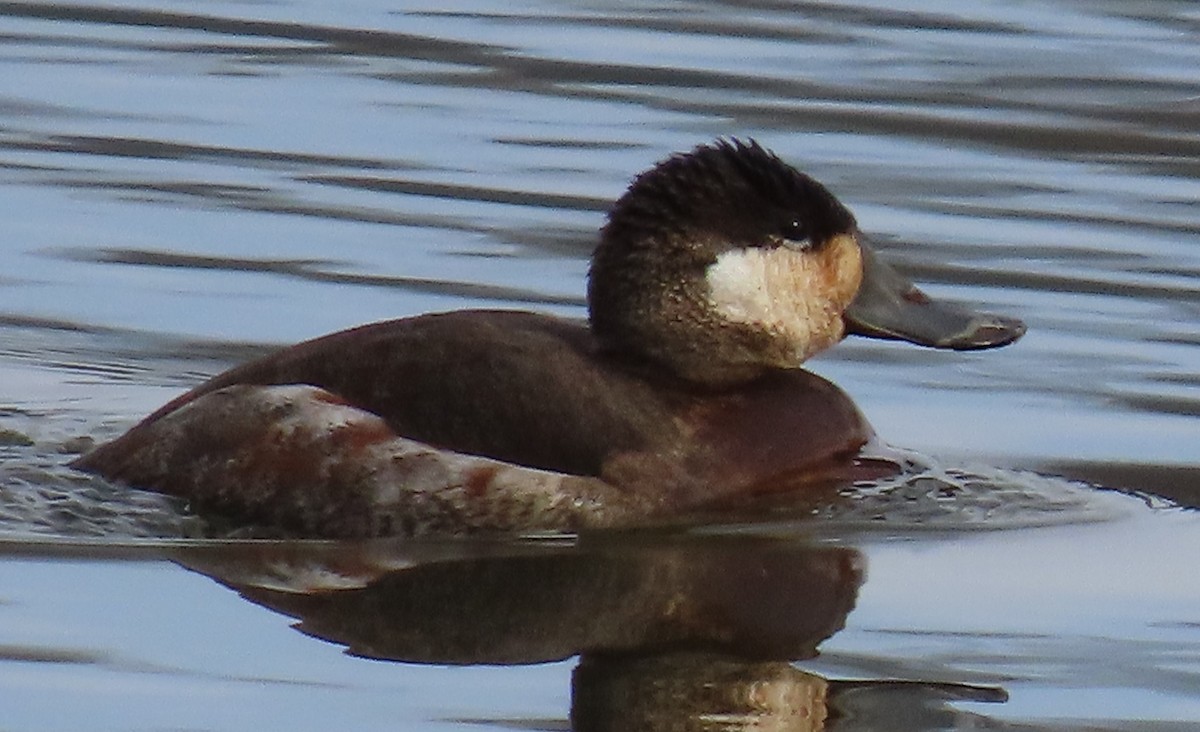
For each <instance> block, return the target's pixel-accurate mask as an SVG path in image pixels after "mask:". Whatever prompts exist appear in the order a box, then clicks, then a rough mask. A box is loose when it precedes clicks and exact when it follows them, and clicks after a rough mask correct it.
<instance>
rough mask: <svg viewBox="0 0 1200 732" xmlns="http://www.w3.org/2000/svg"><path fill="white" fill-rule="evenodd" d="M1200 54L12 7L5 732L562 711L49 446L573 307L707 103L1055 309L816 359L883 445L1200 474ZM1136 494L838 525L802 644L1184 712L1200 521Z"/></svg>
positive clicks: (977, 28)
mask: <svg viewBox="0 0 1200 732" xmlns="http://www.w3.org/2000/svg"><path fill="white" fill-rule="evenodd" d="M1198 69H1200V7H1197V6H1196V5H1194V4H1191V3H1186V2H1165V1H1164V2H1143V3H1125V2H1082V1H1080V2H1069V1H1067V0H1058V1H1056V2H1043V3H1011V2H979V3H972V4H970V5H964V4H962V3H950V2H945V3H936V2H934V3H911V4H906V3H896V2H889V3H879V4H867V3H857V4H841V3H839V4H825V3H783V2H779V3H776V2H763V3H753V4H749V5H742V4H733V3H730V4H723V3H702V2H697V3H654V2H646V3H637V4H634V3H620V4H617V3H614V4H611V5H605V4H602V3H595V4H584V3H568V2H557V3H549V2H546V3H529V4H520V5H506V4H501V3H491V2H488V0H481V1H480V2H475V3H471V4H462V5H460V6H459V7H456V8H455V9H454V10H452V11H448V10H446V9H444V8H443V7H442V6H441V5H439V4H433V3H430V4H427V5H422V4H420V3H409V4H405V5H396V6H392V5H386V4H382V3H377V2H374V1H373V0H361V1H360V2H349V3H337V4H330V3H305V2H299V1H297V2H291V1H288V0H280V1H278V2H254V3H250V2H204V3H177V4H172V3H162V2H160V3H157V4H154V3H144V4H138V3H129V2H125V3H120V4H116V3H95V4H89V3H80V4H57V3H56V4H49V3H20V2H4V3H0V209H2V210H3V212H4V213H3V221H4V225H3V227H2V228H0V263H2V266H0V461H2V462H0V495H2V496H3V497H4V502H5V505H4V506H3V510H4V516H5V521H4V529H5V535H6V536H7V537H9V538H8V539H7V540H6V541H5V543H4V547H5V548H4V549H3V551H2V552H0V696H2V697H3V698H4V702H3V704H2V705H0V728H3V729H6V730H8V729H12V730H63V729H80V728H85V727H86V728H91V729H114V730H116V729H122V730H124V729H163V728H189V729H221V730H224V729H231V730H232V729H247V728H264V729H267V728H280V729H282V728H288V729H297V730H303V729H317V728H328V727H342V728H350V727H355V728H359V729H383V728H397V727H398V728H401V729H454V728H471V729H474V728H476V723H480V722H482V723H483V724H484V725H485V727H486V726H489V725H490V726H492V727H496V726H504V727H507V726H513V725H515V726H517V727H519V728H537V729H541V728H544V727H547V726H548V727H550V728H560V727H563V726H565V725H566V724H567V722H566V718H567V709H568V708H569V706H570V689H569V683H570V671H571V668H572V665H573V664H572V663H571V662H561V663H557V664H550V665H541V666H528V667H519V668H505V667H471V666H467V667H459V668H447V667H441V666H411V665H402V664H391V663H375V662H368V661H364V660H361V659H356V658H352V657H347V656H343V655H340V652H339V649H338V648H337V647H335V646H332V645H328V644H324V643H320V642H318V641H315V640H312V639H310V638H306V637H304V636H302V635H300V634H299V633H295V632H294V631H291V630H290V629H288V627H287V623H288V621H287V620H286V619H284V618H282V617H280V616H277V615H274V614H272V613H270V612H268V611H266V610H263V609H261V608H259V607H256V606H253V605H250V604H248V603H245V602H243V601H242V600H240V599H239V598H238V597H237V596H236V595H235V594H233V593H231V592H229V591H228V590H226V589H224V588H222V587H220V586H218V585H217V584H215V583H213V582H211V581H210V580H208V579H206V578H204V577H201V576H199V575H196V574H192V573H190V572H188V571H186V570H184V569H181V568H180V567H179V566H177V565H176V564H174V563H171V562H168V561H165V559H164V555H163V553H162V552H161V551H160V550H158V549H153V550H148V551H145V552H142V551H140V550H138V551H134V550H129V551H125V550H122V551H117V550H116V549H115V548H114V547H115V545H116V544H118V543H121V542H122V539H123V537H124V538H128V537H129V536H132V535H134V534H137V533H139V530H141V529H144V528H145V522H146V521H151V520H153V519H152V518H149V517H152V516H154V515H156V512H157V511H158V509H159V508H160V507H156V506H149V507H146V506H140V505H138V504H136V502H134V501H132V500H130V503H128V504H124V503H121V502H120V500H118V501H117V502H116V503H115V504H114V503H108V504H105V503H104V502H103V501H96V502H95V505H94V506H93V508H94V510H95V511H96V515H93V516H87V517H82V518H81V517H79V516H78V515H77V514H76V513H75V511H76V510H77V509H78V506H77V505H75V504H74V503H73V502H72V501H71V500H70V499H69V498H64V496H69V495H70V489H71V488H72V486H75V485H76V483H75V482H73V481H75V478H74V477H73V476H71V475H70V473H69V472H68V471H66V470H65V469H63V468H62V463H63V462H64V461H65V460H66V457H65V455H66V454H67V453H69V452H70V451H71V450H73V449H77V448H78V447H79V443H78V441H77V440H76V438H78V437H81V436H84V437H92V438H96V439H103V438H106V437H109V436H112V435H114V434H116V433H117V432H119V431H120V430H122V429H123V428H125V427H128V426H129V425H130V424H131V423H132V422H133V421H135V420H136V419H137V418H138V417H139V416H140V415H142V414H144V413H146V412H148V411H150V410H151V409H152V408H154V407H155V406H157V405H158V404H160V403H162V402H163V401H165V400H166V399H167V398H169V397H170V396H172V395H174V394H176V393H178V392H179V391H180V390H182V389H184V388H186V387H188V386H190V385H192V384H194V383H196V382H197V381H199V380H200V379H201V378H203V377H204V376H206V375H209V374H212V373H215V372H217V371H219V370H221V369H223V368H225V367H226V366H228V365H230V364H232V363H234V362H236V361H238V360H241V359H243V358H245V357H247V356H249V355H251V354H254V353H257V352H259V351H261V350H262V349H264V348H267V347H270V346H274V345H278V344H283V343H288V342H293V341H296V340H299V339H302V338H305V337H309V336H314V335H318V334H321V333H325V332H328V331H331V330H335V329H338V328H342V327H346V326H350V325H354V324H358V323H362V322H367V321H370V320H375V319H382V318H387V317H394V316H401V315H411V314H416V313H421V312H426V311H430V310H442V309H453V308H462V307H473V306H488V307H518V308H535V309H540V310H546V311H552V312H557V313H562V314H566V315H580V314H581V313H582V292H583V286H584V276H585V273H586V268H587V256H588V254H589V252H590V247H591V243H592V240H593V237H594V232H595V231H596V229H597V228H598V227H599V226H600V225H601V223H602V221H603V211H604V210H605V207H606V204H607V202H608V201H610V200H612V199H613V198H614V197H615V196H617V195H618V194H619V193H620V192H621V190H622V189H623V188H624V186H625V185H626V183H627V182H628V180H629V178H630V177H631V176H632V175H633V174H634V173H636V172H638V171H640V170H642V169H644V168H646V167H648V166H649V165H651V164H652V163H653V162H655V161H656V160H658V159H660V158H662V157H663V156H665V155H666V154H668V153H670V152H672V151H677V150H685V149H688V148H690V147H692V146H694V145H696V144H698V143H700V142H704V141H708V140H711V139H713V138H716V137H719V136H729V135H737V136H747V137H754V138H756V139H758V140H760V141H761V142H762V143H764V144H765V145H767V146H769V147H771V148H773V149H774V150H775V151H776V152H778V153H779V154H780V155H781V156H782V157H784V158H785V159H788V160H790V161H792V162H794V163H795V164H796V165H797V166H798V167H801V168H802V169H804V170H805V171H806V172H808V173H810V174H812V175H814V176H815V177H817V178H818V179H820V180H822V181H823V182H825V183H826V184H827V185H828V186H829V187H830V188H832V189H833V190H834V191H835V192H836V193H837V194H838V195H839V196H840V197H841V198H842V200H843V201H845V202H846V203H847V204H848V205H850V207H851V208H852V209H853V210H854V211H855V212H856V214H857V216H858V219H859V222H860V225H861V226H862V228H863V229H864V230H865V231H867V232H868V233H869V234H871V235H873V238H874V241H875V242H876V244H877V245H878V246H879V247H880V248H881V250H883V251H884V252H885V253H886V256H888V257H889V258H890V259H892V260H893V261H896V262H898V263H900V264H901V265H902V266H903V267H904V268H905V269H906V270H907V271H908V272H909V273H910V274H912V275H913V276H914V278H916V279H918V280H920V281H921V282H922V283H924V284H925V285H927V288H926V289H928V290H929V291H931V292H933V293H936V294H938V295H942V296H946V297H951V298H955V299H960V300H965V301H969V302H972V303H976V304H978V305H980V306H982V307H985V308H986V309H991V310H995V311H999V312H1005V313H1010V314H1013V315H1017V316H1019V317H1021V318H1023V319H1025V320H1026V322H1027V323H1028V324H1029V327H1030V332H1029V334H1028V335H1027V336H1026V337H1025V338H1024V339H1023V340H1022V341H1021V342H1019V343H1018V344H1017V345H1015V346H1013V347H1011V348H1008V349H1005V350H1002V351H998V352H995V353H984V354H945V353H934V352H927V351H919V350H916V349H913V348H907V347H904V346H901V345H894V344H884V343H878V342H870V341H858V342H847V343H845V344H843V345H841V346H839V347H838V348H837V349H835V351H834V352H832V353H830V354H828V355H825V356H822V357H821V358H819V359H818V360H817V361H816V362H814V364H813V368H814V369H815V370H817V371H819V372H820V373H822V374H823V375H825V376H827V377H828V378H830V379H832V380H833V381H835V382H837V383H838V384H840V385H841V386H842V387H843V388H844V389H845V390H846V391H847V392H849V393H850V394H851V395H853V396H854V398H855V399H856V400H857V401H858V403H859V405H860V406H861V407H862V409H863V411H864V412H865V413H866V414H867V415H868V416H869V417H870V419H871V420H872V422H873V423H874V424H875V426H876V427H877V429H878V430H879V432H880V433H881V434H882V435H883V436H884V437H885V438H886V439H888V440H889V441H891V442H893V443H895V444H898V445H902V446H904V447H907V448H913V449H916V450H919V451H921V452H923V453H926V454H932V455H937V456H939V458H940V459H942V460H943V461H945V462H947V463H961V464H967V463H970V464H990V465H994V466H1000V467H1004V468H1028V469H1037V470H1041V471H1043V472H1052V473H1058V474H1065V475H1068V476H1071V477H1075V478H1084V479H1089V480H1093V481H1095V482H1097V483H1100V484H1104V485H1109V486H1114V487H1122V488H1130V489H1136V490H1142V491H1146V492H1149V493H1153V494H1156V495H1161V496H1168V497H1171V498H1173V499H1175V500H1177V501H1179V502H1180V503H1183V504H1185V505H1191V506H1195V505H1197V504H1200V419H1198V418H1200V207H1198V206H1197V201H1198V200H1200V133H1198V132H1197V130H1198V129H1200V71H1197V70H1198ZM78 487H79V488H80V490H83V489H85V488H86V489H87V490H94V489H95V488H94V486H92V485H90V484H88V485H83V484H79V485H78ZM1151 503H1155V502H1153V501H1152V502H1151ZM105 505H108V506H109V508H110V510H111V511H112V515H104V510H105V509H104V506H105ZM1122 505H1123V507H1124V508H1125V509H1127V510H1128V511H1129V513H1130V514H1131V515H1129V516H1127V517H1126V518H1124V519H1121V520H1117V521H1110V522H1106V523H1101V524H1095V525H1089V526H1075V527H1060V528H1058V529H1040V530H1029V529H1027V530H1020V531H1001V532H996V533H991V534H978V533H972V534H961V533H952V534H950V535H943V534H940V533H939V534H938V535H936V536H934V535H925V534H922V533H920V532H915V533H914V532H900V534H901V536H900V537H899V538H896V537H893V536H892V535H891V534H880V533H878V532H876V533H873V534H869V535H867V536H865V537H862V536H854V537H840V538H837V539H836V540H834V541H835V543H843V544H849V545H854V546H858V547H859V548H860V549H861V550H862V551H863V552H864V554H865V556H866V563H867V566H868V568H869V580H868V581H867V582H866V584H865V585H864V586H863V588H862V591H861V593H860V595H859V597H858V604H857V609H856V610H855V611H854V612H853V613H851V614H850V616H849V618H848V620H847V621H846V624H847V627H846V629H845V630H844V631H843V632H842V633H840V634H838V635H836V636H834V637H833V638H832V639H830V640H829V641H828V642H827V643H825V644H824V645H823V646H822V649H823V656H822V657H821V659H819V660H818V661H817V662H815V665H814V664H813V663H810V664H808V665H806V666H804V667H805V668H810V669H813V670H816V671H818V672H820V673H823V674H825V675H828V676H829V677H831V678H900V679H908V680H923V681H930V680H934V681H940V682H965V683H978V684H985V685H994V686H1001V687H1003V688H1004V689H1005V690H1006V691H1007V692H1008V696H1009V700H1008V701H1007V702H1006V703H1003V704H994V703H991V704H980V703H975V702H967V703H961V702H960V703H947V705H948V706H944V707H941V706H939V707H938V709H937V710H935V711H930V712H929V713H928V714H926V715H924V716H921V715H915V716H912V721H911V722H905V723H903V725H902V726H903V727H904V728H911V729H930V728H937V729H942V728H948V727H953V726H955V725H966V724H969V723H970V724H990V725H992V726H993V727H994V728H1002V729H1009V728H1012V729H1027V728H1030V727H1032V728H1041V727H1044V726H1047V725H1051V724H1056V725H1059V726H1060V727H1067V728H1084V727H1088V725H1091V726H1092V727H1100V728H1103V729H1112V728H1116V729H1171V730H1174V729H1181V730H1182V729H1192V728H1194V725H1195V724H1196V723H1198V722H1200V581H1198V580H1197V578H1196V576H1195V575H1196V573H1195V570H1194V563H1195V562H1194V557H1195V556H1197V550H1200V538H1198V537H1200V522H1198V521H1197V520H1196V519H1195V518H1194V516H1193V514H1191V513H1189V512H1181V511H1179V510H1178V509H1170V508H1163V507H1147V506H1145V505H1143V504H1142V503H1139V502H1136V501H1132V500H1130V501H1128V502H1127V504H1122ZM1155 505H1156V506H1157V505H1158V504H1157V503H1155ZM114 506H115V508H114ZM73 521H74V522H76V523H75V524H73V523H72V522H73ZM97 526H101V527H107V528H105V529H104V531H102V532H101V533H103V534H104V535H103V536H102V538H101V540H100V541H101V543H100V544H99V545H91V544H86V545H80V544H79V543H78V542H79V537H80V536H82V535H84V534H88V535H93V536H94V535H95V534H96V533H97V530H96V527H97ZM73 527H74V528H73ZM104 532H107V533H104ZM126 543H127V542H126ZM889 713H890V714H891V715H892V716H890V717H889V716H886V714H885V717H884V718H886V719H890V720H891V723H892V724H902V723H901V722H898V721H897V720H898V719H900V717H898V716H896V715H895V713H891V712H889ZM904 719H909V718H908V717H904ZM984 719H986V721H981V720H984ZM463 720H468V721H470V720H473V721H470V722H469V723H468V722H466V721H463ZM489 720H490V721H489ZM856 724H858V725H859V726H857V727H856V726H855V725H856ZM1026 725H1028V726H1026ZM838 728H840V729H858V728H869V724H868V723H867V722H855V721H854V720H848V721H847V720H844V721H843V722H842V723H841V726H840V727H838ZM878 728H888V727H887V726H881V727H878Z"/></svg>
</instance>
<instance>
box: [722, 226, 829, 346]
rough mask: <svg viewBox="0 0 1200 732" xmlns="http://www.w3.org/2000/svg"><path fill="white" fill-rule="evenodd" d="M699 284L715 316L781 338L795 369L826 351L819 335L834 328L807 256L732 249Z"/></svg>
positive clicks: (814, 266) (790, 251)
mask: <svg viewBox="0 0 1200 732" xmlns="http://www.w3.org/2000/svg"><path fill="white" fill-rule="evenodd" d="M705 279H706V280H707V282H708V287H709V298H710V301H711V304H712V306H713V309H714V310H715V311H716V313H718V314H719V315H721V316H722V317H724V318H725V319H727V320H729V321H731V322H733V323H739V324H742V325H749V326H756V327H759V328H763V329H765V330H766V331H768V332H770V333H772V334H774V335H776V336H778V337H780V338H782V339H783V340H784V341H785V342H786V343H787V348H788V350H790V351H791V357H792V358H793V359H794V360H795V363H799V362H800V361H803V360H804V359H806V358H808V357H809V356H811V355H812V354H813V353H815V352H817V351H819V350H821V349H823V348H825V347H827V346H829V345H830V342H829V339H828V338H826V337H824V336H823V334H824V333H825V332H827V331H829V329H830V327H831V325H832V323H831V320H833V319H836V320H838V322H840V316H839V315H838V314H837V313H835V312H833V308H832V305H831V303H830V302H829V300H828V298H827V296H826V293H824V292H822V285H821V282H820V281H819V279H818V273H817V264H816V263H815V262H813V261H812V255H811V254H806V253H803V252H798V251H795V250H793V249H789V248H787V247H775V248H772V249H733V250H730V251H728V252H725V253H723V254H721V255H719V256H718V257H717V261H716V262H715V263H713V264H712V265H710V266H709V268H708V271H707V272H706V273H705ZM840 335H841V334H840V332H839V333H838V334H837V336H835V339H836V337H838V336H840ZM781 365H782V364H781Z"/></svg>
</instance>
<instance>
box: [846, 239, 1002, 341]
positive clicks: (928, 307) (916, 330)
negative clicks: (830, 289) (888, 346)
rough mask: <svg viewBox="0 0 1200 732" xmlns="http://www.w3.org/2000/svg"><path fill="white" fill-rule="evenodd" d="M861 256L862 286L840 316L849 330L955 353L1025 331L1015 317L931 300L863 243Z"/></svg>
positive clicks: (872, 336) (862, 334)
mask: <svg viewBox="0 0 1200 732" xmlns="http://www.w3.org/2000/svg"><path fill="white" fill-rule="evenodd" d="M862 260H863V279H862V285H860V286H859V289H858V295H856V296H855V298H854V302H852V303H850V307H849V308H847V309H846V312H845V313H844V314H843V318H844V320H845V321H846V332H847V333H854V334H857V335H861V336H867V337H870V338H886V339H889V340H900V341H908V342H909V343H916V344H917V345H919V346H928V347H930V348H948V349H952V350H956V351H975V350H981V349H984V348H998V347H1000V346H1005V345H1008V344H1009V343H1012V342H1013V341H1015V340H1017V339H1018V338H1020V337H1021V336H1022V335H1024V334H1025V324H1024V323H1022V322H1021V321H1019V320H1017V319H1016V318H1008V317H1005V316H1003V315H991V314H989V313H977V312H975V311H973V310H970V309H968V308H965V307H962V306H960V305H955V304H952V303H946V302H938V301H936V300H932V299H930V297H929V296H928V295H926V294H925V293H924V292H921V291H920V290H919V289H917V286H916V285H914V284H913V283H912V282H910V281H909V280H908V278H907V277H905V276H904V275H902V274H900V273H899V272H898V271H896V270H895V269H893V268H892V266H891V265H889V264H887V263H886V262H884V261H883V260H882V259H880V258H879V257H878V255H876V254H875V252H874V251H872V250H871V248H870V247H869V246H867V245H865V244H863V245H862Z"/></svg>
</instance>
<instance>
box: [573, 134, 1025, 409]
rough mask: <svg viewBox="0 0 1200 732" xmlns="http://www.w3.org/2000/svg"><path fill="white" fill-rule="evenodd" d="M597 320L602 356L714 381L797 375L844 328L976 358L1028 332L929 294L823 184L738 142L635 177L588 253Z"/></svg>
mask: <svg viewBox="0 0 1200 732" xmlns="http://www.w3.org/2000/svg"><path fill="white" fill-rule="evenodd" d="M588 312H589V319H590V322H591V327H592V330H593V332H594V333H595V335H596V337H597V338H598V340H599V341H600V343H601V344H602V345H603V347H605V348H606V349H608V350H610V351H612V352H614V353H618V354H622V355H624V356H628V357H633V358H638V359H642V360H646V361H649V362H651V363H654V364H656V365H658V366H659V367H666V368H667V369H669V370H670V371H671V372H673V373H674V374H675V375H677V376H680V377H682V378H683V379H685V380H687V381H691V382H695V383H698V384H706V385H723V384H730V383H737V382H740V381H746V380H749V379H752V378H755V377H757V376H760V375H761V374H763V373H764V372H766V371H769V370H771V369H789V368H798V367H799V366H800V365H801V364H802V363H804V361H805V360H807V359H808V358H809V357H811V356H813V355H814V354H816V353H818V352H820V351H822V350H824V349H826V348H828V347H830V346H832V345H833V344H835V343H837V342H838V341H840V340H841V339H842V338H843V337H845V336H846V335H847V334H849V333H857V334H860V335H866V336H871V337H876V338H889V339H898V340H905V341H909V342H912V343H916V344H919V345H923V346H929V347H933V348H948V349H956V350H972V349H982V348H993V347H996V346H1002V345H1005V344H1007V343H1011V342H1012V341H1014V340H1016V339H1017V338H1019V337H1020V336H1021V335H1022V334H1023V333H1024V332H1025V326H1024V325H1023V324H1022V323H1021V322H1020V321H1017V320H1014V319H1011V318H1006V317H1003V316H996V315H988V314H983V313H976V312H973V311H970V310H968V309H966V308H963V307H959V306H956V305H952V304H949V303H942V302H938V301H935V300H933V299H931V298H929V297H928V296H927V295H925V294H924V293H923V292H921V291H920V290H919V289H918V288H917V287H916V286H914V285H913V284H912V283H911V282H910V281H909V280H908V279H906V278H905V277H904V276H903V275H901V274H900V273H899V272H897V271H896V270H894V269H893V268H891V267H890V266H889V265H887V264H886V263H885V262H884V261H883V260H881V259H879V258H878V257H877V256H876V255H875V254H874V253H873V252H872V251H871V249H870V248H869V247H868V246H867V245H866V244H865V243H864V242H863V241H862V237H861V235H860V234H859V231H858V227H857V224H856V223H855V220H854V216H853V214H851V213H850V211H849V210H848V209H847V208H846V207H845V206H843V205H842V204H841V202H840V201H838V200H837V198H835V197H834V196H833V194H832V193H830V192H829V191H828V190H827V189H826V188H825V187H824V186H822V185H821V184H820V183H818V182H817V181H815V180H813V179H812V178H810V177H809V176H807V175H805V174H803V173H801V172H799V171H797V170H796V169H794V168H792V167H791V166H790V165H788V164H786V163H784V162H783V161H782V160H780V159H779V158H778V157H776V156H775V155H774V154H772V153H770V152H768V151H767V150H765V149H764V148H762V147H760V146H759V145H758V144H757V143H755V142H753V141H751V142H740V141H736V140H735V141H719V142H716V143H714V144H711V145H704V146H701V147H697V148H696V149H694V150H692V151H691V152H689V153H684V154H680V155H675V156H672V157H670V158H668V159H666V160H664V161H663V162H661V163H659V164H658V165H657V166H655V167H654V168H653V169H651V170H649V171H647V172H645V173H643V174H641V175H640V176H638V177H637V178H636V179H635V180H634V182H633V184H632V185H631V186H630V187H629V190H628V191H626V193H625V194H624V195H623V196H622V197H621V198H620V199H619V200H618V201H617V202H616V204H615V205H614V206H613V209H612V211H611V212H610V214H609V219H608V223H607V224H606V225H605V227H604V229H603V230H602V232H601V237H600V243H599V245H598V246H597V248H596V251H595V253H594V254H593V257H592V266H591V271H590V273H589V278H588Z"/></svg>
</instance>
